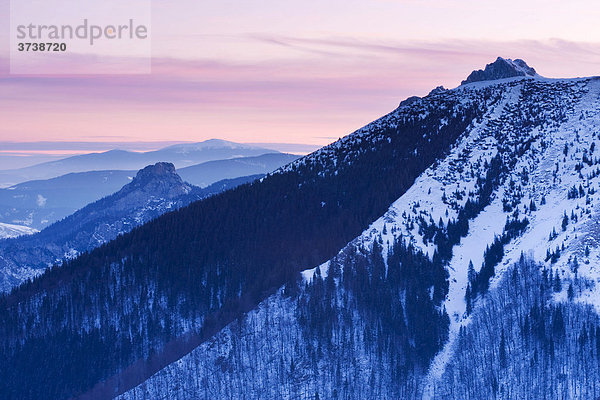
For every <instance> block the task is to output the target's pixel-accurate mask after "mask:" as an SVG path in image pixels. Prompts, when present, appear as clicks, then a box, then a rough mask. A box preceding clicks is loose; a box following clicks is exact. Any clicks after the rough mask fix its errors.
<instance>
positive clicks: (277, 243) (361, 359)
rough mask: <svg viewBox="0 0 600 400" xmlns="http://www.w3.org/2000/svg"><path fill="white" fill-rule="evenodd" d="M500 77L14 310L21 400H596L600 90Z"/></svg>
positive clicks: (215, 201) (410, 112)
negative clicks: (240, 399)
mask: <svg viewBox="0 0 600 400" xmlns="http://www.w3.org/2000/svg"><path fill="white" fill-rule="evenodd" d="M496 78H497V79H496V80H490V79H486V80H484V81H480V82H479V83H477V84H465V85H461V86H460V87H458V88H455V89H451V90H435V91H433V92H432V93H430V94H429V95H427V96H425V97H423V98H413V99H411V101H409V102H403V103H402V104H401V105H400V106H399V107H398V108H397V109H395V110H393V111H392V112H391V113H389V114H387V115H385V116H383V117H382V118H380V119H378V120H376V121H374V122H372V123H370V124H368V125H367V126H365V127H363V128H361V129H359V130H358V131H356V132H354V133H352V134H350V135H348V136H346V137H344V138H342V139H340V140H339V141H337V142H335V143H333V144H331V145H329V146H326V147H324V148H322V149H320V150H318V151H316V152H314V153H312V154H310V155H308V156H306V157H303V158H300V159H298V160H296V161H294V162H292V163H291V164H288V165H286V166H284V167H282V168H281V169H279V170H277V171H275V172H274V173H271V174H269V175H267V176H266V177H265V178H263V179H260V180H258V181H255V182H253V183H251V184H247V185H241V186H238V187H237V188H234V189H232V190H229V191H226V192H223V193H220V194H217V195H214V196H211V197H209V198H206V199H204V200H201V201H197V202H194V203H191V204H190V205H188V206H186V207H182V208H180V209H178V210H176V211H173V212H170V213H167V214H164V215H162V216H160V217H158V218H156V219H154V220H152V221H150V222H149V223H146V224H144V225H142V226H139V227H137V228H135V229H133V230H132V231H131V232H130V233H127V234H124V235H122V236H119V237H117V238H116V239H115V240H113V241H111V242H109V243H106V244H104V245H103V246H101V247H99V248H96V249H95V250H93V251H91V252H89V253H85V254H82V255H80V256H79V257H77V258H74V259H72V260H68V261H66V262H65V263H63V265H62V266H57V267H54V268H52V269H50V270H49V271H47V272H46V273H45V274H43V275H42V276H40V277H38V278H36V279H35V280H33V281H32V282H27V283H25V284H23V285H21V286H20V287H19V288H17V289H15V290H13V291H12V292H11V293H10V294H8V295H6V296H4V297H2V298H0V357H1V358H2V362H1V363H0V394H2V397H4V398H7V399H11V398H40V397H51V398H58V399H60V398H82V399H85V398H93V399H98V398H100V399H103V398H114V397H115V396H118V397H119V398H122V399H139V398H169V399H187V398H200V399H208V398H211V399H212V398H218V399H230V398H247V399H259V398H260V399H280V398H306V399H308V398H310V399H315V398H332V399H333V398H344V399H359V398H360V399H380V398H401V399H423V398H424V399H431V398H435V399H448V398H450V399H462V398H472V399H489V398H508V399H512V398H515V399H516V398H549V399H550V398H552V399H554V398H556V399H558V398H595V397H596V394H595V392H596V391H597V390H598V389H597V387H596V386H597V382H599V381H600V368H599V365H600V362H599V360H600V345H599V343H600V339H598V338H599V337H600V320H599V318H598V315H597V314H596V312H595V308H594V307H598V306H600V301H599V300H598V296H597V288H596V282H598V279H599V278H600V276H599V272H598V270H597V268H596V266H595V265H596V260H597V259H598V256H599V255H600V250H599V248H598V244H597V243H599V242H600V241H599V239H600V237H598V232H599V231H598V229H597V221H596V214H597V213H598V211H599V208H598V207H599V203H598V198H597V190H598V188H599V187H600V157H599V156H597V152H596V151H595V150H596V147H597V145H598V143H596V142H597V141H599V140H600V138H599V137H598V126H599V125H600V122H598V121H600V100H599V99H600V79H598V78H582V79H557V80H555V79H546V78H542V77H539V76H521V75H520V76H515V77H512V78H510V77H506V76H504V75H502V74H500V75H498V76H497V77H496ZM107 355H110V356H107ZM44 360H51V362H49V361H44ZM40 363H41V364H40ZM31 365H37V366H39V368H35V369H32V368H31Z"/></svg>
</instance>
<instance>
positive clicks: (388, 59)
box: [0, 0, 600, 150]
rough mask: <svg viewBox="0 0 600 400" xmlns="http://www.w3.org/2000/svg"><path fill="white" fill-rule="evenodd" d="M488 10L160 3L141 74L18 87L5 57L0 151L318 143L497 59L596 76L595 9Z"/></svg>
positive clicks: (361, 2) (429, 5)
mask: <svg viewBox="0 0 600 400" xmlns="http://www.w3.org/2000/svg"><path fill="white" fill-rule="evenodd" d="M2 1H3V2H4V3H2V4H3V5H4V8H3V9H1V10H0V11H2V14H3V15H4V16H6V15H7V13H6V0H2ZM482 3H484V4H482ZM485 3H486V2H481V1H477V2H476V1H471V0H463V1H459V0H437V1H433V0H421V1H417V0H414V1H412V0H408V1H392V0H347V1H338V0H330V1H328V2H326V3H325V4H324V2H323V1H316V0H304V1H299V0H290V1H285V2H283V1H272V0H260V1H253V2H240V1H238V2H232V1H219V2H217V1H210V2H209V1H205V0H202V1H192V0H174V1H168V2H167V1H165V0H160V1H159V0H156V1H154V2H153V23H152V36H153V42H152V46H153V62H152V74H150V75H129V76H108V75H107V76H69V75H66V76H57V77H26V76H25V77H24V76H16V75H10V74H9V73H8V70H7V67H6V66H7V62H8V61H7V57H3V58H1V59H0V61H2V65H3V68H2V72H1V75H0V120H1V121H2V122H3V123H2V124H1V126H0V142H7V141H15V142H34V141H83V142H85V141H90V142H99V141H107V142H129V141H143V142H152V141H201V140H205V139H209V138H215V137H216V138H223V139H228V140H233V141H238V142H285V143H310V144H319V145H321V144H326V143H328V142H331V141H332V140H334V139H337V138H338V137H340V136H343V135H346V134H348V133H350V132H352V131H353V130H355V129H357V128H359V127H361V126H362V125H364V124H366V123H368V122H370V121H371V120H373V119H376V118H377V117H379V116H381V115H383V114H385V113H387V112H389V111H391V110H393V109H394V108H395V107H396V106H397V105H398V103H399V102H400V101H401V100H403V99H404V98H406V97H408V96H412V95H425V94H427V93H428V92H429V90H431V89H432V88H433V87H435V86H438V85H444V86H446V87H455V86H457V85H458V84H459V83H460V81H461V80H462V79H464V78H465V77H466V76H467V75H468V74H469V73H470V71H471V70H473V69H478V68H482V67H484V65H485V64H486V63H489V62H491V61H493V60H495V58H496V57H497V56H502V57H506V58H523V59H525V60H526V61H527V62H528V63H529V64H530V65H531V66H533V67H534V68H536V69H537V71H538V73H540V74H541V75H543V76H547V77H574V76H590V75H598V74H600V31H599V30H598V29H597V23H598V22H597V21H599V20H600V5H599V4H598V3H597V1H570V2H564V1H563V2H558V1H554V0H549V1H543V2H542V1H512V0H508V1H505V2H495V3H501V4H485ZM3 25H6V24H3ZM3 35H4V37H5V36H6V31H4V32H3ZM4 53H6V52H4ZM70 62H72V63H77V62H86V59H85V57H78V58H75V57H74V58H73V60H72V61H70ZM68 67H69V66H68V65H67V66H66V68H68ZM0 150H1V149H0Z"/></svg>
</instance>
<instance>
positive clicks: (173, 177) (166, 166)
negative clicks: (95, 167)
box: [121, 162, 191, 198]
mask: <svg viewBox="0 0 600 400" xmlns="http://www.w3.org/2000/svg"><path fill="white" fill-rule="evenodd" d="M121 191H125V192H127V193H130V192H133V191H142V192H144V193H147V194H150V195H152V196H155V197H163V198H173V197H177V196H180V195H183V194H187V193H189V192H190V191H191V186H190V185H188V184H186V183H185V182H184V181H183V180H182V179H181V177H180V176H179V175H178V174H177V172H176V170H175V166H174V165H173V164H172V163H167V162H159V163H156V164H154V165H149V166H147V167H145V168H143V169H141V170H139V171H138V173H137V175H136V176H135V178H133V181H131V183H129V184H128V185H125V186H124V187H123V189H121Z"/></svg>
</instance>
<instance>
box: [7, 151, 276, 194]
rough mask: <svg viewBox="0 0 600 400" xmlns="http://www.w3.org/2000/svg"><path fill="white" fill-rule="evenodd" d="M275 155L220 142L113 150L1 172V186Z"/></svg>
mask: <svg viewBox="0 0 600 400" xmlns="http://www.w3.org/2000/svg"><path fill="white" fill-rule="evenodd" d="M274 152H275V151H274V150H269V149H265V148H261V147H258V146H251V145H245V144H240V143H233V142H228V141H225V140H219V139H210V140H206V141H204V142H200V143H190V144H187V143H186V144H179V145H174V146H169V147H165V148H163V149H160V150H155V151H148V152H133V151H125V150H110V151H106V152H103V153H90V154H83V155H78V156H72V157H67V158H64V159H61V160H56V161H50V162H46V163H42V164H38V165H33V166H30V167H26V168H19V169H13V170H4V171H0V185H1V186H11V185H15V184H17V183H20V182H25V181H29V180H40V179H49V178H54V177H57V176H61V175H65V174H69V173H73V172H87V171H104V170H138V169H140V168H143V167H145V166H146V165H149V164H155V163H157V162H170V163H172V164H174V165H175V166H176V167H177V168H183V167H187V166H190V165H195V164H199V163H203V162H207V161H213V160H223V159H228V158H239V157H253V156H259V155H262V154H266V153H274Z"/></svg>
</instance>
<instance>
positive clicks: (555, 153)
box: [122, 60, 600, 399]
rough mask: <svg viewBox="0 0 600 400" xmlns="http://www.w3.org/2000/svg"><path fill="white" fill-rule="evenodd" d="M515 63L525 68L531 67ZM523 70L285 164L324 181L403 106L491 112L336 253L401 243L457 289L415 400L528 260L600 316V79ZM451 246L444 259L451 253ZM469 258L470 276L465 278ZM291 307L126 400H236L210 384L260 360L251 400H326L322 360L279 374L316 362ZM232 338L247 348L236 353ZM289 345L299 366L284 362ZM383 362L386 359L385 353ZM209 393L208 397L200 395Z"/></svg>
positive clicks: (243, 323) (273, 301)
mask: <svg viewBox="0 0 600 400" xmlns="http://www.w3.org/2000/svg"><path fill="white" fill-rule="evenodd" d="M517 61H518V60H516V61H515V62H517ZM515 62H512V63H511V65H512V66H514V65H515ZM517 64H518V65H517V66H518V67H519V66H520V67H522V68H525V67H526V64H525V66H523V65H522V64H521V63H517ZM523 64H524V63H523ZM528 71H529V70H528ZM521 72H522V71H521ZM525 72H527V71H525ZM517 75H527V76H518V77H505V76H500V77H499V78H501V79H499V80H485V81H481V82H478V81H473V82H472V83H468V84H465V85H462V86H460V87H459V88H456V89H453V90H449V91H442V90H439V91H434V92H432V93H431V94H430V95H429V96H428V97H426V98H424V99H413V100H412V101H410V102H408V103H404V104H403V105H401V106H400V107H399V109H397V110H396V111H394V112H392V113H390V114H388V115H387V116H385V117H383V118H381V119H380V120H377V121H375V122H374V123H373V124H370V125H368V126H366V127H365V128H363V129H361V130H359V131H357V132H355V133H354V134H352V135H349V136H348V137H346V138H344V139H342V140H340V141H338V142H336V143H334V144H332V145H330V146H328V147H325V148H324V149H322V150H320V151H318V152H316V153H313V154H312V155H311V156H308V157H305V158H303V159H300V160H298V161H296V162H295V163H293V164H291V165H290V166H288V167H286V169H288V170H289V169H291V168H301V166H302V165H306V164H310V163H319V164H321V165H323V166H324V167H325V168H324V171H325V172H323V173H332V174H335V173H336V172H335V171H336V168H337V165H336V162H338V160H337V159H336V158H335V157H334V154H335V152H336V149H337V148H339V147H346V148H347V147H352V146H355V147H356V148H357V149H358V150H357V151H360V146H359V145H356V144H357V143H359V144H364V143H365V142H369V141H377V140H386V139H385V137H384V136H381V137H380V136H378V135H377V134H374V132H377V130H378V129H379V128H381V127H382V126H393V125H394V124H395V123H396V121H398V120H399V119H402V118H406V117H407V116H406V115H407V112H408V110H410V113H411V115H413V116H416V118H417V119H418V115H420V114H419V112H420V111H419V110H423V111H422V112H423V113H425V112H426V111H424V110H425V109H426V107H427V105H430V104H432V103H435V102H438V104H443V102H444V100H447V99H450V98H451V99H455V100H456V99H457V100H458V101H459V102H462V103H470V102H475V103H477V104H479V105H480V108H481V109H482V110H485V114H484V115H482V116H481V117H480V118H479V119H478V120H477V121H476V123H473V124H471V125H470V126H469V127H468V129H466V130H465V132H464V133H463V135H461V137H460V138H459V140H458V141H457V142H456V143H454V144H453V146H452V148H451V151H450V153H449V154H448V155H447V156H446V157H445V158H443V159H441V160H439V161H438V162H436V163H435V164H434V165H432V166H431V167H430V168H428V169H427V170H426V171H425V172H424V173H423V174H422V175H421V176H419V177H418V179H417V180H416V181H415V182H414V184H413V185H412V187H411V188H410V189H409V190H408V191H407V192H406V193H405V194H404V195H403V196H401V197H400V198H399V199H398V200H397V201H395V202H394V203H393V204H392V205H391V206H390V208H389V210H388V211H387V212H386V213H385V215H383V216H382V217H381V218H379V219H378V220H376V221H374V222H373V223H372V224H371V226H370V227H369V228H368V229H367V230H366V231H365V232H364V233H363V234H361V235H360V236H359V237H357V238H356V239H355V240H354V241H352V242H351V243H349V244H348V246H347V247H346V248H344V249H342V250H341V251H340V253H339V255H338V256H337V257H336V263H337V262H338V260H340V259H342V260H343V259H344V258H345V257H347V255H348V254H351V253H352V252H353V251H355V250H354V249H361V248H367V249H368V248H372V247H373V245H374V243H376V242H377V243H382V244H383V246H382V252H383V258H384V260H385V259H386V258H387V253H388V249H389V248H390V245H391V244H393V243H394V241H401V242H404V243H406V244H407V245H408V244H410V245H412V246H414V248H415V249H421V250H422V251H423V252H424V253H426V254H427V255H428V256H429V257H430V258H431V259H432V260H434V261H435V260H436V259H437V260H441V261H440V262H443V263H444V265H445V268H446V270H447V272H448V274H449V276H448V284H449V287H448V291H447V294H446V296H445V299H444V300H443V302H442V304H441V305H440V309H443V310H445V311H446V312H447V313H448V315H449V317H450V325H449V335H448V340H447V341H446V342H445V343H444V344H443V346H441V350H440V351H439V353H438V354H437V355H436V357H435V358H434V359H433V360H432V362H431V365H430V367H429V370H428V371H426V373H423V374H422V375H419V374H417V375H414V376H413V378H416V379H418V382H417V383H415V385H416V387H417V389H415V391H414V392H411V393H410V394H408V393H407V395H406V397H405V398H430V397H433V396H434V393H435V388H436V387H437V385H438V383H439V380H440V378H441V377H442V374H443V373H444V371H445V369H446V366H447V364H448V362H449V361H450V360H451V359H452V357H453V354H454V351H455V347H454V346H455V343H456V338H457V335H458V332H459V331H460V330H461V328H462V327H466V326H468V325H469V323H470V320H471V317H470V316H469V312H470V311H471V308H473V309H477V307H479V304H480V303H481V300H482V299H483V298H484V297H485V296H487V295H488V293H489V292H490V291H494V290H495V288H496V286H497V285H498V282H499V281H500V280H501V279H502V276H503V275H504V273H505V271H506V270H507V269H508V267H509V266H510V265H512V264H513V263H514V262H516V261H518V260H519V258H520V257H521V255H522V254H523V253H524V254H527V255H528V256H529V257H530V258H532V259H533V260H534V261H536V262H539V263H542V265H544V266H545V268H547V269H549V270H551V271H552V273H553V274H558V275H559V276H560V278H561V279H562V280H563V281H566V282H578V284H577V285H575V287H576V288H578V290H576V292H575V293H574V294H572V296H573V300H574V301H577V302H585V303H589V304H592V305H593V306H594V307H596V308H597V309H600V294H599V293H600V292H599V291H598V289H597V287H596V282H599V281H600V269H598V261H599V259H600V251H599V246H598V244H599V241H600V229H599V228H598V226H599V224H600V217H599V215H600V214H598V213H599V212H600V202H599V199H598V190H600V155H599V153H598V152H599V151H600V150H599V149H598V145H600V136H599V135H600V79H598V78H585V79H563V80H553V79H545V78H541V77H539V76H537V75H535V71H533V72H532V73H531V74H530V73H522V74H521V73H519V74H517ZM447 111H448V113H450V114H451V113H452V112H453V111H452V110H451V109H450V110H447ZM443 123H444V119H442V120H440V124H442V125H443ZM431 134H432V135H433V134H435V132H431ZM365 138H367V139H365ZM386 244H387V246H386ZM442 246H443V248H442ZM448 248H449V249H450V253H449V254H448V255H445V254H447V250H448ZM330 263H331V262H327V263H325V264H323V265H321V266H320V267H318V268H319V272H320V274H321V275H322V276H326V275H327V271H328V269H329V268H330ZM470 263H472V265H473V269H472V271H469V264H470ZM315 271H316V270H315V269H314V268H313V269H309V270H307V271H305V272H304V273H303V276H304V278H305V280H306V281H311V280H312V279H313V276H314V274H315ZM342 274H343V272H342ZM469 275H471V276H469ZM338 285H339V282H338ZM488 287H489V289H488ZM567 287H568V285H563V286H562V288H563V289H562V290H561V291H558V292H557V293H555V294H554V301H556V302H563V301H568V299H567V297H568V296H567ZM339 290H341V289H339ZM469 294H470V295H469ZM288 303H289V300H287V298H286V297H285V296H284V295H283V294H282V293H278V294H276V295H273V296H272V297H271V298H270V299H268V300H267V301H265V302H264V303H263V304H262V305H261V306H260V308H259V309H258V310H256V311H253V312H252V313H251V314H249V315H248V317H247V318H246V319H242V320H240V322H237V323H235V324H232V326H230V327H228V328H227V329H226V330H224V331H223V332H221V333H219V334H218V335H217V336H215V337H214V338H213V339H212V340H211V341H209V342H207V343H205V344H203V345H201V346H200V347H198V348H197V349H196V350H194V351H193V352H192V353H190V354H188V355H187V356H185V357H184V358H182V359H181V360H179V361H178V362H176V363H174V364H171V365H169V366H168V367H166V368H165V369H163V370H162V371H160V372H159V373H158V374H156V375H155V376H153V377H152V378H150V379H149V380H148V381H146V382H145V383H144V384H142V385H140V386H138V387H137V388H135V389H134V390H131V391H130V392H128V393H126V394H125V395H123V396H122V398H127V399H140V398H148V396H150V397H152V398H169V399H180V398H185V397H186V396H188V395H189V394H190V393H194V394H195V395H196V396H197V397H198V398H210V397H212V398H230V397H231V396H234V397H235V395H240V393H242V394H244V393H245V392H243V390H242V389H240V388H238V387H235V386H234V387H228V388H224V389H219V390H217V389H215V390H214V391H211V390H210V388H212V387H214V386H211V385H208V386H207V382H213V383H214V381H215V380H217V381H218V382H220V384H222V385H225V386H226V385H227V384H228V382H230V381H231V382H235V383H236V384H241V383H243V382H244V380H243V379H241V378H240V380H239V381H237V380H235V379H234V378H232V376H239V374H242V375H243V374H248V373H250V371H252V370H253V367H252V365H253V364H254V363H255V362H256V361H257V360H260V363H262V364H261V366H262V367H261V369H259V370H260V371H262V372H261V373H264V374H265V375H264V377H265V380H264V381H261V380H260V379H261V378H260V377H259V376H255V378H256V379H259V380H258V381H257V382H258V384H257V385H258V386H259V387H260V385H261V383H264V384H265V385H267V386H268V387H269V389H268V390H267V391H266V392H265V393H267V394H268V395H267V396H266V397H260V396H258V394H256V393H258V390H257V391H249V392H246V393H245V394H246V395H247V396H248V398H259V397H260V398H303V399H304V398H307V399H308V398H314V395H315V390H317V389H318V390H320V391H321V396H323V393H322V392H323V391H325V396H324V397H325V398H331V397H332V396H333V393H334V392H333V389H332V388H331V387H328V386H327V384H328V383H331V382H334V381H335V380H334V378H331V377H328V376H321V377H320V378H319V374H318V369H319V365H321V364H319V363H317V364H316V365H315V366H314V368H315V369H311V367H309V366H306V365H304V366H302V367H300V372H298V374H300V376H299V377H297V378H293V379H292V378H289V376H288V377H287V378H285V376H286V375H285V374H284V373H283V372H281V371H280V372H279V373H276V372H274V371H273V369H277V368H283V369H284V370H285V369H286V368H287V370H288V371H289V365H290V364H289V363H290V362H292V364H294V368H296V367H297V366H298V365H301V364H302V363H303V362H305V363H309V361H310V359H311V358H309V357H308V356H304V358H303V356H302V354H305V355H306V354H308V353H310V351H309V350H307V349H306V346H307V344H306V343H303V342H302V340H301V339H302V335H300V334H299V333H297V332H298V331H299V330H301V328H299V327H298V322H297V321H296V320H295V319H294V318H292V315H293V314H294V313H296V312H297V308H296V307H295V306H293V305H290V304H288ZM265 309H270V310H275V311H274V314H273V315H272V317H268V316H266V315H265V314H264V313H265V311H264V310H265ZM270 318H273V319H270ZM353 318H355V319H353V320H352V321H354V322H353V325H355V326H359V327H362V326H364V323H365V322H364V320H363V319H361V318H362V317H360V316H356V315H355V317H353ZM261 320H264V321H265V322H264V323H261V322H260V321H261ZM267 320H268V321H269V322H268V323H267V322H266V321H267ZM351 325H352V324H351ZM273 330H277V331H278V332H280V333H273ZM286 332H288V333H289V334H288V333H286ZM294 332H296V333H294ZM236 335H237V338H236ZM286 335H288V336H287V337H286ZM241 338H243V339H241ZM267 338H271V339H268V340H267ZM238 340H242V341H243V343H245V345H244V344H242V347H236V346H237V344H239V343H240V342H239V341H238ZM236 343H237V344H236ZM273 343H278V344H277V346H274V345H273ZM352 343H354V344H353V345H350V346H354V347H353V348H352V351H356V354H360V355H361V356H360V357H358V362H359V363H360V362H361V361H364V359H365V357H367V358H368V357H370V356H373V354H371V353H369V352H368V351H365V348H364V347H363V344H361V341H360V340H357V341H356V342H352ZM317 345H318V344H317ZM277 348H279V349H281V350H280V351H277ZM253 349H266V350H265V351H267V353H266V354H263V352H262V351H259V352H257V353H254V354H251V353H249V352H250V351H254V350H253ZM286 349H289V350H287V351H286ZM291 349H294V350H291ZM299 349H300V350H299ZM268 350H270V351H271V353H268ZM288 351H289V352H291V353H292V354H294V355H295V356H296V357H300V358H299V359H294V358H292V360H294V361H292V360H290V359H289V354H288ZM267 354H270V355H272V357H273V358H272V359H271V360H270V362H266V360H264V358H265V357H268V355H267ZM286 354H287V355H286ZM327 354H329V355H327ZM338 356H339V353H336V352H332V353H326V354H325V355H324V356H322V357H324V359H326V360H327V362H329V363H344V362H346V361H345V360H344V359H340V358H336V357H338ZM286 357H287V358H286ZM328 357H329V358H328ZM361 357H362V358H361ZM320 360H323V358H320ZM373 362H374V361H373ZM377 362H380V363H383V364H385V363H386V362H391V361H390V360H387V361H386V360H385V358H378V359H377ZM325 364H327V363H325ZM367 364H368V363H367ZM383 364H382V367H381V369H379V370H377V371H375V368H371V367H372V366H371V367H368V366H367V367H364V366H363V367H364V368H361V367H357V368H356V369H354V371H355V373H356V374H357V375H355V377H356V379H357V380H358V381H360V380H361V378H364V377H365V376H364V374H372V375H370V376H371V381H368V382H378V383H379V384H383V385H384V384H385V382H386V380H385V378H383V377H384V376H385V374H386V371H387V369H386V368H387V367H385V366H383ZM284 366H285V367H284ZM361 374H362V375H361ZM275 378H280V379H284V378H285V379H284V380H285V382H295V384H296V385H298V387H295V389H294V390H297V389H298V388H302V391H301V392H300V393H298V392H294V391H293V390H292V389H289V390H288V389H285V388H283V389H282V391H281V392H276V391H274V390H275V389H273V388H272V387H271V386H269V385H274V384H276V383H274V382H275V381H273V379H275ZM228 379H229V380H228ZM359 383H360V382H359ZM359 383H357V385H355V386H352V388H353V390H354V389H355V390H357V391H358V392H357V391H354V392H352V393H354V394H356V393H362V395H363V397H361V398H378V397H377V396H378V395H379V396H382V395H386V394H387V395H391V393H389V392H388V393H386V392H385V390H383V389H382V390H383V391H379V392H377V393H378V395H376V394H375V393H374V392H371V393H370V394H368V393H367V394H365V393H363V392H360V390H362V389H361V388H362V387H363V386H362V385H361V384H359ZM363 383H364V382H363ZM311 385H312V386H311ZM365 385H366V383H365ZM384 386H385V385H384ZM263 387H264V386H263ZM203 389H206V390H208V391H205V392H202V390H203ZM336 393H337V392H336ZM228 396H229V397H228ZM379 398H381V397H379Z"/></svg>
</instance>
